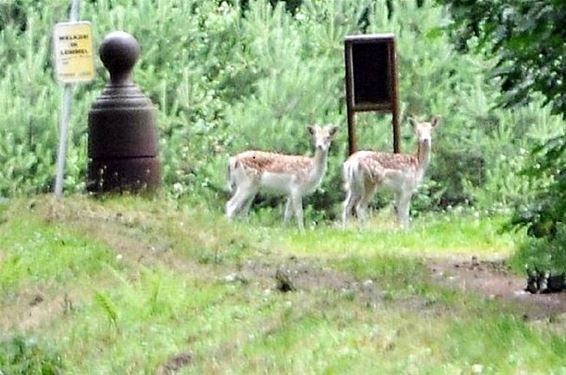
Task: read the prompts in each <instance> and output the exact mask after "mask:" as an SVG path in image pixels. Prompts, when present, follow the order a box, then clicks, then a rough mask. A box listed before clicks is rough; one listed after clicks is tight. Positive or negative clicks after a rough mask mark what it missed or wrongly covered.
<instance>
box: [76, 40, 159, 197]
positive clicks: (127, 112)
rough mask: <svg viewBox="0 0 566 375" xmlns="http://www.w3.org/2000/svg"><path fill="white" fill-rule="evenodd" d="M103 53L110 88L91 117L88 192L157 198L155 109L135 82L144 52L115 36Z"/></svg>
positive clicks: (107, 86) (133, 41) (134, 43)
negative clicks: (134, 73)
mask: <svg viewBox="0 0 566 375" xmlns="http://www.w3.org/2000/svg"><path fill="white" fill-rule="evenodd" d="M99 53H100V59H101V60H102V63H103V64H104V66H105V67H106V69H107V70H108V71H109V72H110V82H109V83H108V84H107V85H106V87H105V88H104V90H103V91H102V94H101V95H100V96H99V97H98V99H97V100H96V101H95V102H94V104H93V105H92V107H91V109H90V111H89V114H88V156H89V165H88V183H87V190H88V191H90V192H94V193H102V192H124V191H129V192H153V191H155V190H156V189H157V188H158V187H159V186H160V183H161V167H160V163H159V155H158V150H159V148H158V137H157V126H156V123H157V122H156V116H155V109H154V107H153V104H152V103H151V101H150V100H149V98H147V97H146V96H145V95H144V94H143V93H142V92H141V91H140V90H139V89H138V87H137V86H136V85H135V84H134V83H133V81H132V78H131V73H132V69H133V67H134V65H135V64H136V62H137V60H138V58H139V54H140V46H139V44H138V42H137V40H136V39H135V38H134V37H133V36H131V35H130V34H128V33H125V32H121V31H115V32H112V33H110V34H108V35H107V36H106V38H104V40H103V42H102V45H101V46H100V49H99Z"/></svg>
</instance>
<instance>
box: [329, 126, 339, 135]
mask: <svg viewBox="0 0 566 375" xmlns="http://www.w3.org/2000/svg"><path fill="white" fill-rule="evenodd" d="M336 132H338V126H331V127H330V130H328V134H330V136H331V137H334V135H335V134H336Z"/></svg>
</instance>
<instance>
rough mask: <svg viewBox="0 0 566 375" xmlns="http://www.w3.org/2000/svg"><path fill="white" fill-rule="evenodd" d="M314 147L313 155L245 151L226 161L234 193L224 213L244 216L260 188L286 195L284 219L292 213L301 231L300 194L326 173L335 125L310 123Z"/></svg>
mask: <svg viewBox="0 0 566 375" xmlns="http://www.w3.org/2000/svg"><path fill="white" fill-rule="evenodd" d="M307 129H308V131H309V133H310V135H311V136H312V139H313V143H314V146H315V153H314V156H313V157H306V156H300V155H285V154H279V153H274V152H265V151H244V152H242V153H240V154H238V155H235V156H232V157H230V159H229V161H228V181H229V187H230V189H231V190H232V191H233V192H234V195H233V196H232V198H230V200H229V201H228V203H226V216H228V218H230V219H232V218H233V217H235V216H236V215H238V214H240V215H242V216H245V215H246V214H247V213H248V211H249V208H250V206H251V204H252V202H253V200H254V197H255V196H256V194H257V193H258V192H260V191H262V192H266V193H268V194H273V195H284V196H287V202H286V204H285V214H284V221H285V222H288V221H289V219H290V218H291V215H292V213H294V215H295V217H296V219H297V224H298V226H299V229H301V230H304V223H303V197H304V196H305V195H307V194H310V193H312V192H313V191H314V190H316V188H317V187H318V186H319V185H320V183H321V181H322V178H323V177H324V174H325V172H326V166H327V164H328V163H327V160H328V149H329V147H330V143H331V141H332V139H333V138H334V135H335V134H336V131H337V130H338V128H337V127H335V126H331V125H329V126H325V127H321V126H319V125H313V126H309V127H308V128H307Z"/></svg>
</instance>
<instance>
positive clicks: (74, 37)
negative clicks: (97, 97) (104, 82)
mask: <svg viewBox="0 0 566 375" xmlns="http://www.w3.org/2000/svg"><path fill="white" fill-rule="evenodd" d="M53 40H54V48H55V71H56V73H57V79H58V80H60V81H61V82H65V83H71V82H85V81H90V80H92V79H93V78H94V58H93V54H92V31H91V28H90V22H62V23H58V24H56V25H55V30H54V32H53Z"/></svg>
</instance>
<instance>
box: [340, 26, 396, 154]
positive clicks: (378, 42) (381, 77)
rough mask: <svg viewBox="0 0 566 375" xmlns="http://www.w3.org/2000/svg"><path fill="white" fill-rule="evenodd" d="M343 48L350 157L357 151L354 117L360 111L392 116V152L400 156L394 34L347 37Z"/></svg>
mask: <svg viewBox="0 0 566 375" xmlns="http://www.w3.org/2000/svg"><path fill="white" fill-rule="evenodd" d="M344 47H345V59H346V98H347V106H348V134H349V146H350V147H349V150H350V154H351V153H353V152H355V151H356V142H355V126H354V122H355V117H354V113H355V112H359V111H378V112H391V113H392V115H393V148H394V151H395V152H399V122H398V99H397V65H396V64H397V63H396V56H395V38H394V36H393V34H370V35H354V36H348V37H346V39H345V40H344Z"/></svg>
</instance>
